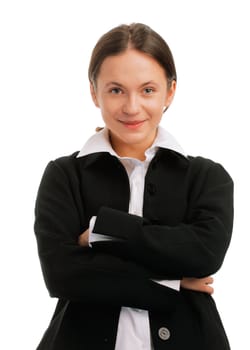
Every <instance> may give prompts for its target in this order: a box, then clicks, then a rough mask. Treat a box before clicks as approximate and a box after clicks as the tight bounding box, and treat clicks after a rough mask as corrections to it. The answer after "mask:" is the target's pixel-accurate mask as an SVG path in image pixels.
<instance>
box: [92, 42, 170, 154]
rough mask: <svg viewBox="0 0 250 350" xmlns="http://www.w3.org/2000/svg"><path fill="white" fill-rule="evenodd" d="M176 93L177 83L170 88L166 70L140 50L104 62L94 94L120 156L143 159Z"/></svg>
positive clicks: (108, 58) (130, 50) (114, 146)
mask: <svg viewBox="0 0 250 350" xmlns="http://www.w3.org/2000/svg"><path fill="white" fill-rule="evenodd" d="M174 92H175V82H174V83H173V84H172V87H171V88H168V87H167V78H166V75H165V71H164V69H163V68H162V67H161V66H160V65H159V63H158V62H157V61H156V60H155V59H154V58H152V57H150V56H148V55H146V54H144V53H142V52H140V51H137V50H134V49H127V50H126V51H125V52H123V53H122V54H119V55H117V56H109V57H107V58H106V59H105V60H104V61H103V63H102V65H101V68H100V72H99V75H98V77H97V81H96V86H95V87H93V86H92V85H91V94H92V98H93V101H94V103H95V104H96V106H97V107H99V108H100V109H101V113H102V117H103V120H104V122H105V125H106V127H107V128H108V129H109V132H110V138H111V143H112V146H113V148H114V150H115V151H116V152H117V153H118V154H119V155H120V156H127V157H135V158H139V159H144V152H145V150H146V149H147V148H148V147H150V145H151V144H152V143H153V141H154V139H155V136H156V133H157V127H158V125H159V123H160V121H161V118H162V114H163V110H164V109H165V108H166V107H168V106H169V105H170V103H171V101H172V99H173V96H174Z"/></svg>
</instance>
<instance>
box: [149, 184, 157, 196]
mask: <svg viewBox="0 0 250 350" xmlns="http://www.w3.org/2000/svg"><path fill="white" fill-rule="evenodd" d="M147 191H148V193H149V194H150V195H151V196H153V195H154V194H155V193H156V186H155V185H154V184H152V183H149V184H147Z"/></svg>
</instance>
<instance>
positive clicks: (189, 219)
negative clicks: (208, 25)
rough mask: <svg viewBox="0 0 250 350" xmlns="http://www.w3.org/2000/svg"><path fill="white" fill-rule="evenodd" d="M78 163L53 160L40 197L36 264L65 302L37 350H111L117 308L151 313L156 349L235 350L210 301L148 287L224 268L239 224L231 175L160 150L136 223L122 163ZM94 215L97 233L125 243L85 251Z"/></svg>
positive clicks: (100, 157)
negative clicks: (81, 238) (234, 227)
mask: <svg viewBox="0 0 250 350" xmlns="http://www.w3.org/2000/svg"><path fill="white" fill-rule="evenodd" d="M76 155H77V153H74V154H73V155H71V156H68V157H63V158H59V159H57V160H55V161H53V162H50V163H49V164H48V166H47V168H46V170H45V172H44V175H43V178H42V181H41V184H40V187H39V191H38V196H37V201H36V208H35V214H36V219H35V233H36V237H37V242H38V251H39V257H40V261H41V267H42V271H43V275H44V279H45V283H46V286H47V288H48V290H49V293H50V295H51V296H52V297H56V298H58V299H59V301H58V304H57V307H56V310H55V313H54V315H53V318H52V320H51V323H50V325H49V327H48V329H47V331H46V332H45V334H44V336H43V338H42V340H41V342H40V345H39V346H38V348H37V349H38V350H69V349H70V350H83V349H84V350H92V349H93V350H94V349H98V350H99V349H101V350H105V349H107V350H112V349H114V347H115V339H116V333H117V326H118V320H119V313H120V309H121V306H128V307H136V308H141V309H146V310H148V311H149V318H150V326H151V333H152V339H153V343H154V349H155V350H161V349H171V350H181V349H183V348H186V349H192V350H201V349H202V350H211V349H213V350H226V349H229V344H228V341H227V337H226V335H225V332H224V329H223V326H222V323H221V320H220V317H219V314H218V312H217V309H216V305H215V302H214V300H213V298H212V297H211V296H209V295H207V294H205V293H200V292H193V291H190V290H184V289H181V290H180V292H177V291H175V290H172V289H170V288H167V287H164V286H161V285H159V284H157V283H155V282H153V281H152V279H153V278H155V279H156V278H161V279H181V278H182V277H203V276H208V275H210V274H214V273H215V272H216V271H217V270H218V269H219V268H220V267H221V265H222V263H223V260H224V257H225V253H226V251H227V248H228V245H229V243H230V238H231V233H232V223H233V182H232V179H231V178H230V176H229V175H228V173H227V172H226V171H225V170H224V168H223V167H222V166H221V165H219V164H217V163H214V162H213V161H211V160H208V159H204V158H201V157H196V158H193V157H188V158H185V157H183V156H182V155H180V154H178V153H176V152H174V151H171V150H164V149H160V150H159V151H158V152H157V154H156V156H155V157H154V159H153V160H152V161H151V163H150V166H149V169H148V172H147V174H146V178H145V191H144V206H143V217H138V216H135V215H131V214H128V206H129V180H128V177H127V174H126V171H125V169H124V168H123V166H122V165H121V163H120V162H119V160H118V159H117V158H115V157H113V156H111V155H110V154H108V153H96V154H92V155H88V156H84V157H81V158H76ZM93 215H97V220H96V224H95V227H94V230H95V232H98V233H102V234H105V235H111V236H114V237H118V238H120V240H119V241H118V242H111V241H108V242H107V241H105V242H98V243H94V244H93V247H92V248H83V247H80V246H79V245H78V243H77V241H78V236H79V235H80V234H81V233H82V232H83V231H84V230H86V229H87V228H88V226H89V220H90V218H91V217H92V216H93ZM166 334H167V336H166ZM169 335H170V336H169ZM132 350H134V349H132Z"/></svg>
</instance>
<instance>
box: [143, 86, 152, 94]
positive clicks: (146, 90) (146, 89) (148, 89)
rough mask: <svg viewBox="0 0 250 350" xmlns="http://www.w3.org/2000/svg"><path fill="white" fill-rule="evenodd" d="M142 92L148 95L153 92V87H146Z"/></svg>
mask: <svg viewBox="0 0 250 350" xmlns="http://www.w3.org/2000/svg"><path fill="white" fill-rule="evenodd" d="M144 92H145V94H146V95H150V94H152V93H153V92H154V89H153V88H150V87H147V88H145V89H144Z"/></svg>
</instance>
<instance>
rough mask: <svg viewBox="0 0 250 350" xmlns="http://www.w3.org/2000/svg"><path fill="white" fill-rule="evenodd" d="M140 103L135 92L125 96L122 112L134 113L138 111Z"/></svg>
mask: <svg viewBox="0 0 250 350" xmlns="http://www.w3.org/2000/svg"><path fill="white" fill-rule="evenodd" d="M139 110H140V103H139V98H138V96H137V95H136V94H131V95H128V96H126V99H125V101H124V104H123V112H124V113H125V114H128V115H136V114H138V113H139Z"/></svg>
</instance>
